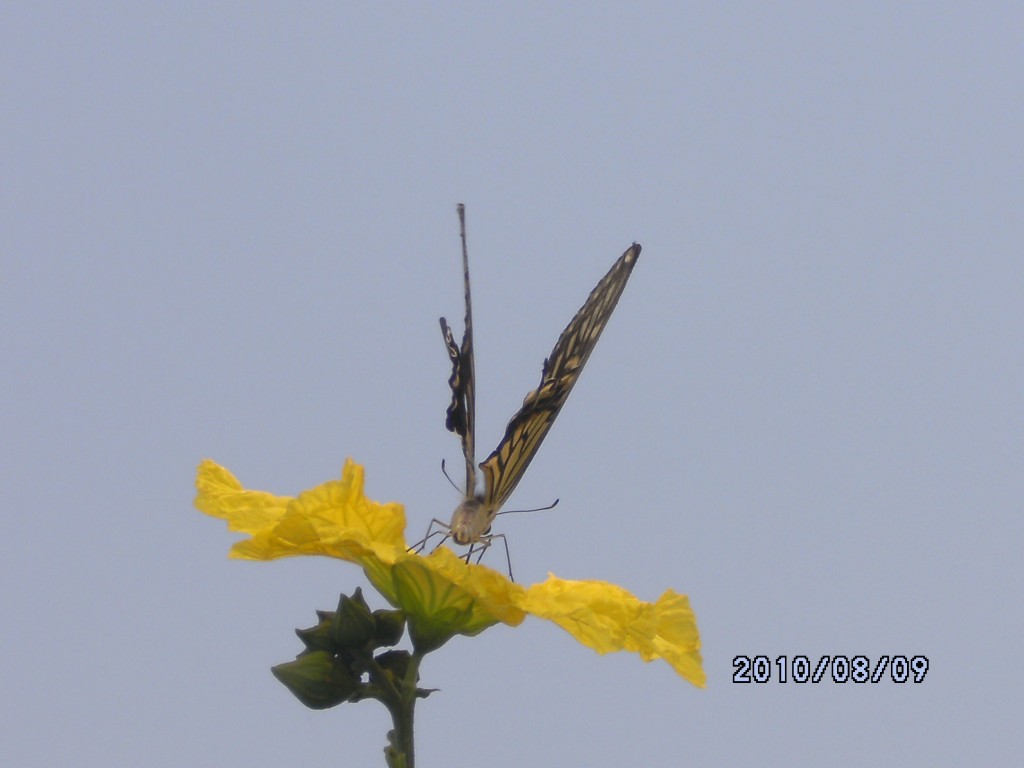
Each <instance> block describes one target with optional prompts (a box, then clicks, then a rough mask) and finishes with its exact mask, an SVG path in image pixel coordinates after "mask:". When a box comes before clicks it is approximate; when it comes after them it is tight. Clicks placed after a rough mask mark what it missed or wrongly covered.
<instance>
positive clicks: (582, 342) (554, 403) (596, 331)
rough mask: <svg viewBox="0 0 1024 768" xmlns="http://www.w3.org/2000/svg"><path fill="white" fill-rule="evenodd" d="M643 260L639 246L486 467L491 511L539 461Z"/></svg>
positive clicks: (548, 363)
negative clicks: (635, 268)
mask: <svg viewBox="0 0 1024 768" xmlns="http://www.w3.org/2000/svg"><path fill="white" fill-rule="evenodd" d="M639 256H640V246H639V245H638V244H636V243H633V245H632V246H631V247H630V248H629V249H628V250H627V251H626V252H625V253H624V254H622V256H620V257H619V259H618V260H617V261H616V262H615V264H613V265H612V268H611V269H610V270H608V274H606V275H605V276H604V277H603V278H601V281H600V282H599V283H598V284H597V287H595V288H594V290H593V291H591V292H590V296H588V297H587V300H586V301H585V302H584V304H583V306H582V307H581V308H580V310H579V312H577V313H576V316H575V317H573V319H572V320H571V321H570V322H569V325H567V326H566V327H565V330H564V331H562V335H561V336H559V337H558V341H557V342H556V343H555V348H554V349H553V350H551V355H550V356H549V357H548V358H547V359H546V360H545V361H544V369H543V371H542V373H541V381H540V385H539V386H538V387H537V389H535V390H533V391H532V392H530V393H529V394H528V395H527V396H526V398H525V399H524V400H523V407H522V408H521V409H520V410H519V412H518V413H517V414H516V415H515V416H513V417H512V420H511V421H509V423H508V426H507V427H506V429H505V436H504V437H503V438H502V439H501V442H500V443H499V444H498V447H497V448H496V449H495V450H494V452H493V453H492V454H491V455H490V456H488V457H487V458H486V459H485V460H484V461H483V462H481V463H480V468H481V469H482V470H483V473H484V505H485V507H487V508H488V509H492V510H495V511H497V509H499V508H500V507H501V506H502V505H503V504H504V503H505V502H506V501H507V500H508V497H509V496H511V495H512V491H514V490H515V487H516V485H518V483H519V481H520V480H521V479H522V477H523V473H524V472H525V471H526V468H527V467H528V466H529V465H530V462H531V461H533V457H534V456H535V455H536V454H537V449H538V448H540V444H541V442H542V441H543V440H544V437H545V436H546V435H547V433H548V430H549V429H551V425H552V424H553V423H554V421H555V417H556V416H557V415H558V412H559V410H561V408H562V406H563V405H564V404H565V401H566V398H568V397H569V392H570V391H571V390H572V388H573V385H574V384H575V383H576V380H577V379H578V378H579V376H580V373H581V372H582V371H583V366H584V365H586V363H587V360H588V359H589V358H590V353H591V352H593V351H594V346H595V345H596V344H597V340H598V339H599V338H600V336H601V331H603V330H604V327H605V325H606V324H607V322H608V318H609V317H610V316H611V314H612V310H614V309H615V305H616V303H618V301H619V297H620V296H621V295H622V291H623V289H624V288H625V287H626V281H628V280H629V276H630V274H631V273H632V271H633V265H634V264H636V260H637V258H638V257H639Z"/></svg>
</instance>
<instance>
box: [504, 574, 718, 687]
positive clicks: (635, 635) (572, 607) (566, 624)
mask: <svg viewBox="0 0 1024 768" xmlns="http://www.w3.org/2000/svg"><path fill="white" fill-rule="evenodd" d="M521 606H522V608H523V609H524V610H525V611H527V612H528V613H532V614H533V615H535V616H539V617H540V618H544V619H548V620H550V621H553V622H555V623H556V624H558V626H560V627H562V629H564V630H565V631H566V632H568V633H569V634H571V635H572V636H573V637H575V638H576V639H577V640H579V641H580V642H581V643H583V644H584V645H587V646H589V647H591V648H593V649H594V650H595V651H597V652H598V653H610V652H612V651H621V650H627V651H634V652H636V653H639V654H640V658H642V659H643V660H644V661H651V660H652V659H657V658H662V659H664V660H665V661H667V662H668V663H669V664H670V665H671V666H672V668H673V669H675V671H676V672H677V673H679V674H680V675H681V676H682V677H684V678H686V679H687V680H689V681H690V682H691V683H693V684H694V685H697V686H700V687H704V684H705V676H704V670H703V668H702V666H701V657H700V635H699V633H698V630H697V621H696V617H695V616H694V614H693V611H692V610H691V609H690V604H689V601H688V599H687V598H686V596H685V595H679V594H676V593H675V592H672V591H671V590H669V591H667V592H666V593H665V594H664V595H662V596H661V598H660V599H659V600H658V602H657V603H654V604H652V603H645V602H642V601H641V600H638V599H637V598H636V597H635V596H633V595H632V594H631V593H630V592H627V591H626V590H625V589H623V588H622V587H619V586H616V585H614V584H609V583H607V582H603V581H569V580H566V579H559V578H557V577H556V576H554V575H549V576H548V580H547V581H545V582H544V583H543V584H536V585H534V586H532V587H530V588H529V589H528V590H527V591H526V598H525V600H524V601H523V603H522V604H521Z"/></svg>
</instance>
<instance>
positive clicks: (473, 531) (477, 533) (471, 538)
mask: <svg viewBox="0 0 1024 768" xmlns="http://www.w3.org/2000/svg"><path fill="white" fill-rule="evenodd" d="M495 512H497V510H496V509H491V508H489V506H488V505H487V504H485V503H484V498H483V496H482V495H477V496H471V497H469V498H467V499H465V500H464V501H463V502H462V503H461V504H459V506H457V507H456V508H455V512H453V513H452V522H451V525H450V526H449V527H450V530H451V535H452V540H453V541H454V542H455V543H456V544H459V545H460V546H467V545H469V544H472V543H474V542H476V541H479V540H480V537H481V536H486V535H487V532H488V531H490V530H491V523H492V522H493V521H494V514H495Z"/></svg>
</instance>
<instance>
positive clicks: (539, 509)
mask: <svg viewBox="0 0 1024 768" xmlns="http://www.w3.org/2000/svg"><path fill="white" fill-rule="evenodd" d="M558 501H559V500H558V499H555V500H554V501H552V502H551V503H550V504H548V505H547V506H546V507H536V508H534V509H503V510H502V511H501V512H499V513H498V515H514V514H516V513H517V512H547V511H548V510H549V509H554V508H555V507H557V506H558ZM498 515H495V517H497V516H498Z"/></svg>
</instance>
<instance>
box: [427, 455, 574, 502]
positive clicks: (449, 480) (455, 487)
mask: <svg viewBox="0 0 1024 768" xmlns="http://www.w3.org/2000/svg"><path fill="white" fill-rule="evenodd" d="M441 473H442V474H443V475H444V476H445V479H447V480H448V482H449V483H451V484H452V488H454V489H455V490H456V491H458V492H459V493H462V490H461V489H460V488H459V486H457V485H456V484H455V481H454V480H452V479H451V477H450V476H449V475H448V470H447V469H445V468H444V459H441ZM555 503H556V504H557V503H558V502H557V501H556V502H555Z"/></svg>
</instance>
